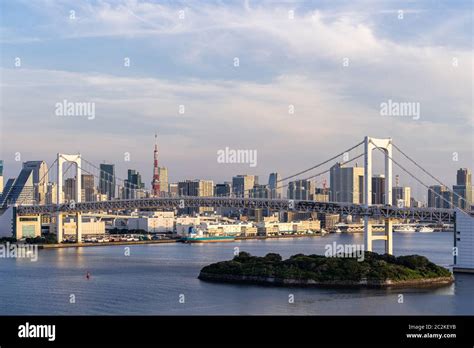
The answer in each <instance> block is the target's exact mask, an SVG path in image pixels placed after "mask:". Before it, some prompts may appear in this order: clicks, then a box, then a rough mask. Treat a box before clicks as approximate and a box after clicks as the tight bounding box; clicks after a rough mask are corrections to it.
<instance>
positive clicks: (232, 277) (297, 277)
mask: <svg viewBox="0 0 474 348" xmlns="http://www.w3.org/2000/svg"><path fill="white" fill-rule="evenodd" d="M198 278H199V279H200V280H204V281H211V282H227V283H241V284H261V285H272V286H295V287H376V288H387V287H425V286H430V287H431V286H433V287H435V286H443V285H447V284H451V283H452V282H453V281H454V277H453V275H452V274H451V272H450V271H449V270H448V269H446V268H443V267H440V266H438V265H436V264H434V263H432V262H430V261H429V260H428V259H427V258H426V257H424V256H419V255H407V256H398V257H396V256H393V255H387V254H384V255H381V254H377V253H373V252H365V253H364V259H363V261H358V260H357V259H355V258H340V257H325V256H322V255H303V254H297V255H293V256H291V257H290V258H289V259H287V260H283V259H282V257H281V256H280V255H279V254H275V253H269V254H267V255H266V256H264V257H258V256H252V255H250V254H249V253H247V252H240V253H239V255H237V256H235V257H234V258H233V259H232V260H229V261H223V262H217V263H213V264H211V265H208V266H205V267H204V268H203V269H202V270H201V272H200V274H199V277H198Z"/></svg>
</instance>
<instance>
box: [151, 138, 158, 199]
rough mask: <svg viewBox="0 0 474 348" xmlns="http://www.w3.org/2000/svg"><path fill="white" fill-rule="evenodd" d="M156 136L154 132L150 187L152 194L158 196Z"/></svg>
mask: <svg viewBox="0 0 474 348" xmlns="http://www.w3.org/2000/svg"><path fill="white" fill-rule="evenodd" d="M157 138H158V136H157V135H156V134H155V151H154V152H153V158H154V162H153V180H152V181H151V187H152V191H153V196H155V197H159V196H160V171H159V170H158V139H157Z"/></svg>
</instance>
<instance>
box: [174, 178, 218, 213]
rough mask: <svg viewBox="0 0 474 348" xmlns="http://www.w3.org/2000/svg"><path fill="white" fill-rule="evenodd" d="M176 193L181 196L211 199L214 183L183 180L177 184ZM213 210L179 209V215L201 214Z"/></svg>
mask: <svg viewBox="0 0 474 348" xmlns="http://www.w3.org/2000/svg"><path fill="white" fill-rule="evenodd" d="M178 192H179V194H180V195H181V196H193V197H212V196H214V182H213V181H212V180H185V181H180V182H178ZM206 211H209V212H210V211H214V209H213V208H212V207H211V208H206V207H201V208H196V207H188V208H183V209H180V210H179V212H180V214H194V213H203V212H206Z"/></svg>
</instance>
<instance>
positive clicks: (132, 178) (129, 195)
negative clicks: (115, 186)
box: [122, 169, 145, 199]
mask: <svg viewBox="0 0 474 348" xmlns="http://www.w3.org/2000/svg"><path fill="white" fill-rule="evenodd" d="M144 188H145V184H144V183H143V182H142V176H141V175H140V173H139V172H137V171H136V170H134V169H129V170H128V171H127V180H125V182H124V190H123V195H122V196H123V198H125V199H134V198H143V197H144Z"/></svg>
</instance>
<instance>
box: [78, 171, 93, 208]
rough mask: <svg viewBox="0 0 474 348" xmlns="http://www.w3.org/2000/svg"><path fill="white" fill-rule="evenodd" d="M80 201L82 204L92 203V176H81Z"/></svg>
mask: <svg viewBox="0 0 474 348" xmlns="http://www.w3.org/2000/svg"><path fill="white" fill-rule="evenodd" d="M81 190H82V192H81V195H82V197H81V200H82V201H83V202H92V201H94V196H95V186H94V175H92V174H81Z"/></svg>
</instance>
